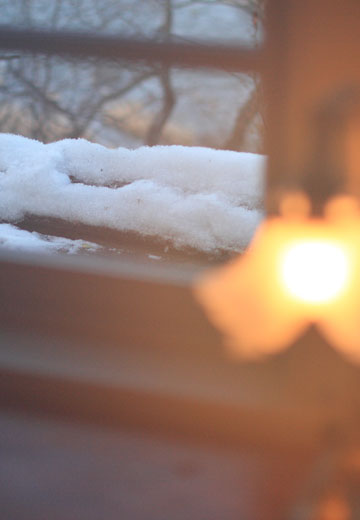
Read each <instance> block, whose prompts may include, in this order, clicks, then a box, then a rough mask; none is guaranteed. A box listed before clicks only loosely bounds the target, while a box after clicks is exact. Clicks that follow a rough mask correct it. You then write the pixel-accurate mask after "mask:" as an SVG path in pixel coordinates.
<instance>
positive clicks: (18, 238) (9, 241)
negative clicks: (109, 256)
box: [0, 224, 100, 254]
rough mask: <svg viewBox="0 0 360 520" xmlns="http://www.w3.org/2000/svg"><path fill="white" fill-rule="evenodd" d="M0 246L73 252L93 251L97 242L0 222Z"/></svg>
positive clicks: (16, 249)
mask: <svg viewBox="0 0 360 520" xmlns="http://www.w3.org/2000/svg"><path fill="white" fill-rule="evenodd" d="M0 247H2V248H4V249H10V250H13V251H34V252H42V253H43V252H56V253H69V254H75V253H78V252H79V251H81V250H86V251H95V250H97V249H100V246H99V245H98V244H94V243H93V242H86V241H84V240H70V239H69V238H62V237H55V236H48V235H42V234H40V233H36V232H35V231H25V230H24V229H19V228H17V227H16V226H13V225H12V224H0Z"/></svg>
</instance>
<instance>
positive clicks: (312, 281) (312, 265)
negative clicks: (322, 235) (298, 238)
mask: <svg viewBox="0 0 360 520" xmlns="http://www.w3.org/2000/svg"><path fill="white" fill-rule="evenodd" d="M281 267H282V273H281V274H282V280H283V282H284V284H285V286H286V288H287V290H288V291H289V292H290V294H291V295H292V296H293V297H295V298H296V299H298V300H300V301H302V302H306V303H312V304H320V303H326V302H330V301H333V300H334V299H336V297H337V296H338V295H339V294H340V293H341V292H342V290H343V288H344V287H345V285H346V282H347V279H348V276H349V262H348V257H347V255H346V252H345V251H344V249H343V248H342V247H341V245H340V244H337V243H336V242H334V243H332V242H330V241H321V240H308V241H302V242H298V243H295V244H294V245H292V246H290V247H289V248H288V249H287V250H286V251H285V253H284V256H283V259H282V266H281Z"/></svg>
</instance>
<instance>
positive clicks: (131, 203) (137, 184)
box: [0, 134, 265, 252]
mask: <svg viewBox="0 0 360 520" xmlns="http://www.w3.org/2000/svg"><path fill="white" fill-rule="evenodd" d="M264 169H265V158H264V157H263V156H260V155H256V154H250V153H240V152H230V151H223V150H221V151H220V150H213V149H208V148H195V147H194V148H190V147H183V146H156V147H142V148H138V149H136V150H128V149H125V148H117V149H108V148H105V147H103V146H101V145H98V144H94V143H90V142H88V141H85V140H83V139H66V140H63V141H58V142H56V143H51V144H42V143H40V142H38V141H34V140H31V139H27V138H25V137H21V136H16V135H11V134H0V220H1V221H2V222H7V223H9V222H12V223H15V222H16V221H19V220H21V219H22V218H23V217H24V216H25V215H36V216H47V217H57V218H61V219H65V220H68V221H73V222H81V223H84V224H90V225H94V226H105V227H109V228H113V229H117V230H121V231H135V232H137V233H140V234H142V235H145V236H154V237H161V238H163V239H166V240H170V241H171V242H172V243H173V244H174V245H175V247H178V248H181V247H184V246H190V247H193V248H196V249H198V250H201V251H205V252H213V251H216V250H234V251H240V250H242V249H243V248H244V247H245V246H246V245H247V244H248V243H249V241H250V239H251V237H252V235H253V233H254V231H255V229H256V227H257V225H258V224H259V222H260V220H261V218H262V213H261V205H262V198H263V178H264ZM2 226H4V224H3V225H2ZM6 230H8V231H9V230H10V228H6V227H5V228H4V227H3V232H5V231H6ZM34 236H35V235H33V237H34ZM24 237H25V235H24ZM28 238H29V237H28ZM0 240H1V238H0ZM14 240H15V238H14Z"/></svg>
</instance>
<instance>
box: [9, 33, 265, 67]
mask: <svg viewBox="0 0 360 520" xmlns="http://www.w3.org/2000/svg"><path fill="white" fill-rule="evenodd" d="M0 49H2V50H5V51H22V52H27V53H39V54H46V55H59V56H65V57H71V58H88V57H92V58H102V59H111V60H121V61H128V62H143V63H147V64H151V65H153V64H160V65H166V66H174V67H190V68H192V67H194V68H197V67H205V68H212V69H219V70H227V71H254V70H258V69H259V68H260V67H261V62H262V53H261V52H260V51H259V50H257V49H252V48H250V47H249V48H248V47H245V46H240V45H236V44H224V43H210V42H200V41H199V42H196V43H185V42H174V41H165V40H162V41H156V40H150V39H142V40H141V39H134V38H123V37H118V36H113V35H105V34H93V33H85V32H69V31H49V30H39V29H24V28H14V27H9V26H0Z"/></svg>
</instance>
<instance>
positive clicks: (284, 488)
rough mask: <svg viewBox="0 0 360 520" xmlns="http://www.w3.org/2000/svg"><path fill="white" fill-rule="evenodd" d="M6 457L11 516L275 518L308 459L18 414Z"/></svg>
mask: <svg viewBox="0 0 360 520" xmlns="http://www.w3.org/2000/svg"><path fill="white" fill-rule="evenodd" d="M0 456H1V464H0V503H1V518H3V519H4V520H5V519H6V520H50V519H51V520H103V519H106V520H119V519H121V520H185V519H196V520H220V519H221V520H239V519H241V520H255V519H259V520H260V519H264V518H266V519H272V518H274V519H275V518H276V519H277V518H279V513H280V512H281V511H283V510H284V507H285V505H286V504H289V502H290V501H291V500H292V499H293V496H294V494H295V493H296V490H297V487H298V484H299V480H300V479H301V478H302V472H303V471H304V466H305V465H306V464H305V462H304V460H303V461H302V462H301V463H300V464H299V460H296V458H292V459H289V458H288V457H285V456H284V454H282V455H279V454H277V453H256V452H254V451H247V450H231V449H230V450H229V449H226V448H222V449H220V448H217V449H214V448H210V447H209V446H203V445H201V444H196V443H187V442H185V441H182V440H181V439H176V440H174V439H169V438H159V437H156V436H151V435H148V434H145V433H143V432H140V431H136V430H117V431H114V430H106V429H101V428H99V427H94V426H89V425H87V426H85V425H79V424H76V423H69V422H66V421H60V420H54V419H49V418H43V417H41V416H36V415H24V414H18V413H14V412H12V413H6V412H2V413H0Z"/></svg>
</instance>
